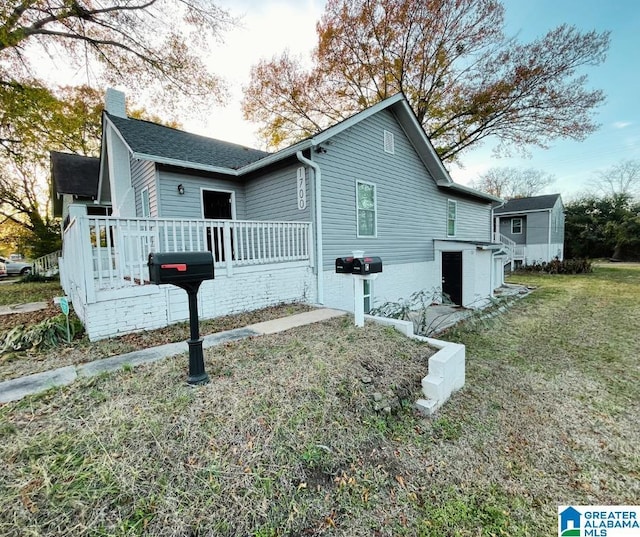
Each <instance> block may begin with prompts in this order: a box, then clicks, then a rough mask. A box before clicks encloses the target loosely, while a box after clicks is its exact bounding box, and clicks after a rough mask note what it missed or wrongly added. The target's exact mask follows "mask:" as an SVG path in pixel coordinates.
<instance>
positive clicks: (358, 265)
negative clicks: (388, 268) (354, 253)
mask: <svg viewBox="0 0 640 537" xmlns="http://www.w3.org/2000/svg"><path fill="white" fill-rule="evenodd" d="M378 272H382V259H380V258H379V257H356V258H355V259H354V260H353V274H360V275H363V274H377V273H378Z"/></svg>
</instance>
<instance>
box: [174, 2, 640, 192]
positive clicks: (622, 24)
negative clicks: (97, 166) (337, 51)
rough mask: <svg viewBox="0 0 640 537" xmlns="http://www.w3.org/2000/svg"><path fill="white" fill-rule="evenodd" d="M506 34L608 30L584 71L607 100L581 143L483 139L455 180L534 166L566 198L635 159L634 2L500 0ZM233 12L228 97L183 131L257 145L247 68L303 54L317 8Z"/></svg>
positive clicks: (639, 152) (226, 58)
mask: <svg viewBox="0 0 640 537" xmlns="http://www.w3.org/2000/svg"><path fill="white" fill-rule="evenodd" d="M503 3H504V5H505V8H506V20H507V32H508V34H510V35H515V36H517V37H518V39H519V40H521V41H525V42H528V41H531V40H533V39H535V38H536V37H540V36H542V35H544V34H545V33H546V32H547V31H548V30H550V29H552V28H554V27H556V26H558V25H560V24H562V23H568V24H571V25H575V26H576V27H577V28H579V29H580V30H582V31H590V30H597V31H605V30H609V31H611V46H610V48H609V53H608V55H607V59H606V61H605V63H604V64H602V65H600V66H597V67H590V68H589V69H588V70H587V71H586V72H587V74H588V76H589V86H590V87H592V88H598V89H602V90H604V92H605V94H606V96H607V100H606V103H605V104H604V105H603V106H602V107H601V108H599V109H598V112H597V115H596V121H597V122H598V123H600V124H601V126H600V128H599V130H598V131H597V132H595V133H594V134H592V135H591V136H589V138H588V139H587V140H585V141H583V142H575V141H558V142H556V143H554V144H553V145H552V146H551V147H550V148H549V149H546V150H543V149H536V148H530V153H531V154H530V157H529V158H523V157H520V156H515V157H511V158H497V157H495V156H494V155H493V154H492V151H491V143H489V142H487V143H485V144H484V145H483V146H481V147H479V148H477V149H474V150H471V151H469V152H467V153H465V154H463V156H462V159H461V161H462V165H463V166H462V167H458V166H452V167H451V169H450V172H451V175H452V177H453V178H454V180H455V181H457V182H460V183H463V184H466V183H468V182H469V181H471V180H472V179H474V178H475V177H477V175H478V174H480V173H482V172H483V171H486V170H487V169H489V168H491V167H494V166H515V167H522V168H536V169H539V170H543V171H545V172H548V173H551V174H553V175H554V176H555V177H556V182H555V183H554V184H553V185H552V186H550V187H549V188H548V189H547V192H548V193H550V192H560V193H562V194H563V197H565V198H567V199H569V198H571V197H573V196H576V195H577V194H578V193H579V192H581V191H584V190H585V189H586V187H587V186H588V182H589V180H590V178H591V177H592V176H593V174H594V173H595V172H597V171H598V170H604V169H607V168H609V167H611V166H612V165H614V164H616V163H618V162H620V161H622V160H628V159H640V107H639V106H638V100H639V99H640V91H639V90H640V74H639V71H638V68H639V67H640V65H639V63H640V62H639V61H638V54H639V53H640V2H638V1H635V0H609V1H608V2H606V1H603V0H529V1H525V0H504V1H503ZM221 4H222V5H223V6H226V7H228V8H229V9H230V10H231V11H232V12H234V13H236V14H237V13H241V14H244V19H243V27H242V28H238V29H237V30H234V31H232V32H231V33H230V34H228V35H227V36H226V37H225V45H223V46H222V47H221V48H220V49H219V50H218V51H215V53H214V54H213V55H212V64H211V65H212V68H213V69H214V70H215V71H216V72H218V73H220V74H222V75H223V76H225V77H226V78H227V79H228V80H229V82H230V84H231V89H232V96H231V100H230V102H229V103H228V104H227V106H225V107H224V108H220V109H217V110H216V111H215V112H214V114H213V115H212V116H209V117H207V118H203V120H202V121H201V122H200V124H193V125H192V124H189V125H185V127H186V128H189V129H190V130H197V131H198V132H201V133H202V134H206V135H208V136H213V137H216V138H222V139H226V140H229V141H234V142H238V143H243V144H247V145H253V146H256V145H258V143H259V142H258V141H257V140H256V138H255V136H254V133H255V130H256V125H252V124H250V123H248V122H246V121H244V120H243V119H242V115H241V112H240V105H239V102H240V99H241V98H242V91H241V88H242V85H244V84H246V83H247V81H248V76H249V69H250V67H251V65H252V64H255V63H257V62H258V61H259V59H260V58H269V57H271V56H272V55H274V54H278V53H280V52H282V51H283V50H284V49H285V48H288V49H289V50H290V51H292V52H294V53H299V54H302V55H304V54H307V55H308V53H309V51H311V50H312V48H313V47H314V45H315V43H316V34H315V23H316V21H317V20H318V18H319V16H320V15H321V13H322V10H323V6H324V2H323V1H320V0H277V1H273V0H262V1H257V0H221Z"/></svg>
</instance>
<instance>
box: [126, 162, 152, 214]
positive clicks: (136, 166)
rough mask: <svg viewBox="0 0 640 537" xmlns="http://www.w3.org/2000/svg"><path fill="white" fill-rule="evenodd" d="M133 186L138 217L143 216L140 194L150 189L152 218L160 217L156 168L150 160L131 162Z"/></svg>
mask: <svg viewBox="0 0 640 537" xmlns="http://www.w3.org/2000/svg"><path fill="white" fill-rule="evenodd" d="M131 186H133V191H134V192H135V197H136V216H138V217H140V216H142V200H141V198H140V192H141V191H142V189H143V188H145V187H147V188H148V189H149V209H150V213H151V216H152V217H156V216H158V203H157V200H158V196H157V192H156V166H155V164H154V163H153V162H150V161H148V160H135V159H134V160H132V161H131Z"/></svg>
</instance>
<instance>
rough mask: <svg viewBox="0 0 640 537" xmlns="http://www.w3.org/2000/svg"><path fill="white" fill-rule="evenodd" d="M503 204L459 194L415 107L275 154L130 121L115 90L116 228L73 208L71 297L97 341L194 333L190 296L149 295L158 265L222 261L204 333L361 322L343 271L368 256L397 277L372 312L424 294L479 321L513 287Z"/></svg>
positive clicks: (154, 291) (379, 110) (210, 286)
mask: <svg viewBox="0 0 640 537" xmlns="http://www.w3.org/2000/svg"><path fill="white" fill-rule="evenodd" d="M499 201H502V200H499V199H498V198H495V197H493V196H490V195H487V194H484V193H481V192H478V191H476V190H473V189H470V188H468V187H465V186H462V185H458V184H456V183H454V182H453V181H452V180H451V178H450V177H449V174H448V173H447V171H446V169H445V168H444V166H443V164H442V162H441V161H440V159H439V158H438V156H437V154H436V152H435V151H434V149H433V147H432V145H431V143H430V142H429V140H428V139H427V136H426V135H425V133H424V130H423V129H422V127H421V125H420V123H419V122H418V120H417V118H416V116H415V114H414V113H413V111H412V110H411V107H410V106H409V104H408V102H407V100H406V98H405V97H404V96H403V95H400V94H399V95H396V96H393V97H390V98H388V99H386V100H384V101H382V102H380V103H378V104H376V105H374V106H372V107H371V108H368V109H367V110H364V111H363V112H360V113H358V114H356V115H354V116H352V117H350V118H348V119H346V120H345V121H342V122H340V123H338V124H337V125H334V126H333V127H330V128H328V129H326V130H325V131H323V132H321V133H319V134H317V135H315V136H313V137H310V138H307V139H305V140H303V141H301V142H298V143H296V144H294V145H292V146H290V147H288V148H285V149H283V150H281V151H278V152H276V153H266V152H263V151H258V150H255V149H250V148H246V147H243V146H240V145H236V144H230V143H227V142H223V141H220V140H214V139H211V138H206V137H203V136H197V135H194V134H190V133H186V132H183V131H180V130H177V129H172V128H169V127H165V126H162V125H158V124H155V123H151V122H147V121H141V120H137V119H130V118H128V117H127V116H126V113H125V98H124V94H122V93H121V92H117V91H114V90H109V91H108V92H107V100H106V110H105V113H104V115H103V137H102V148H101V157H100V172H99V182H98V187H97V196H96V200H95V202H96V203H97V204H100V205H106V206H110V207H111V209H112V216H109V217H107V216H92V215H88V214H86V207H85V206H77V207H74V206H72V207H71V208H70V216H71V222H70V224H69V226H68V227H67V229H66V230H65V234H64V242H63V244H64V254H63V262H62V266H61V271H62V284H63V287H64V289H65V291H66V293H67V294H68V295H69V296H70V297H71V299H72V301H73V305H74V308H75V310H76V312H77V313H78V316H79V317H80V318H81V319H82V320H83V322H84V324H85V327H86V329H87V332H88V334H89V337H90V338H91V339H99V338H103V337H109V336H113V335H116V334H120V333H126V332H132V331H137V330H143V329H152V328H157V327H160V326H165V325H166V324H168V323H171V322H175V321H179V320H183V319H186V318H187V317H188V309H187V299H186V294H185V293H184V291H182V290H181V289H178V288H175V287H173V286H168V285H167V286H155V285H149V283H148V269H147V267H146V261H147V256H148V254H149V252H151V251H156V252H158V251H192V250H205V249H208V250H210V251H212V252H213V254H214V261H215V263H214V266H215V279H214V280H211V281H207V282H204V283H203V284H202V287H201V289H200V293H199V296H198V298H199V310H200V315H201V318H207V317H215V316H219V315H224V314H228V313H233V312H238V311H243V310H247V309H255V308H260V307H263V306H267V305H271V304H275V303H279V302H283V301H303V302H307V303H313V304H323V305H326V306H330V307H335V308H340V309H348V310H352V309H353V300H354V291H353V284H352V278H351V277H350V276H345V275H342V274H336V273H335V259H336V258H337V257H343V256H348V255H350V254H351V253H352V252H353V251H354V250H363V251H365V253H366V254H367V255H374V256H379V257H381V258H382V260H383V264H384V268H383V272H382V274H380V275H379V277H378V279H377V280H376V281H375V282H370V283H369V284H367V286H366V289H365V301H366V302H365V304H366V306H367V307H373V306H375V305H376V304H379V303H382V302H384V301H388V300H397V299H399V298H406V297H408V296H409V295H410V294H411V293H413V292H415V291H417V290H421V289H426V290H433V291H434V293H436V294H438V293H440V292H442V291H444V292H445V293H447V294H448V295H450V296H451V297H452V298H453V300H454V301H455V302H456V303H459V304H462V305H464V306H471V307H473V306H475V305H476V304H479V303H480V302H481V301H483V300H486V299H487V298H488V297H490V296H491V295H492V292H493V289H494V288H496V287H498V286H499V285H501V284H502V267H503V264H502V259H501V258H500V255H501V251H502V248H503V245H502V244H499V243H496V242H495V241H493V240H492V239H493V235H492V224H493V223H492V204H495V203H496V202H499Z"/></svg>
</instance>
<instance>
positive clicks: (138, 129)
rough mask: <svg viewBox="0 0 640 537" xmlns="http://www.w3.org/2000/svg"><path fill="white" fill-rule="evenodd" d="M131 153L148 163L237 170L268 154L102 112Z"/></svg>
mask: <svg viewBox="0 0 640 537" xmlns="http://www.w3.org/2000/svg"><path fill="white" fill-rule="evenodd" d="M105 115H106V117H107V118H109V121H111V123H113V125H114V126H115V127H116V128H117V129H118V131H119V132H120V134H121V135H122V138H123V139H124V141H125V143H126V144H127V145H128V146H129V148H130V149H131V151H132V152H133V153H136V154H138V155H146V156H148V157H149V158H150V160H154V158H153V157H161V158H165V159H171V160H175V161H181V162H190V163H197V164H204V165H208V166H214V167H219V168H229V169H231V170H237V169H238V168H241V167H242V166H246V165H247V164H250V163H251V162H255V161H256V160H259V159H261V158H264V157H266V156H268V155H269V153H267V152H266V151H260V150H258V149H251V148H249V147H245V146H242V145H238V144H232V143H230V142H223V141H222V140H216V139H214V138H207V137H206V136H200V135H197V134H191V133H189V132H185V131H181V130H178V129H174V128H171V127H166V126H164V125H159V124H157V123H152V122H150V121H144V120H141V119H131V118H122V117H119V116H114V115H113V114H109V113H108V112H105Z"/></svg>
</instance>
